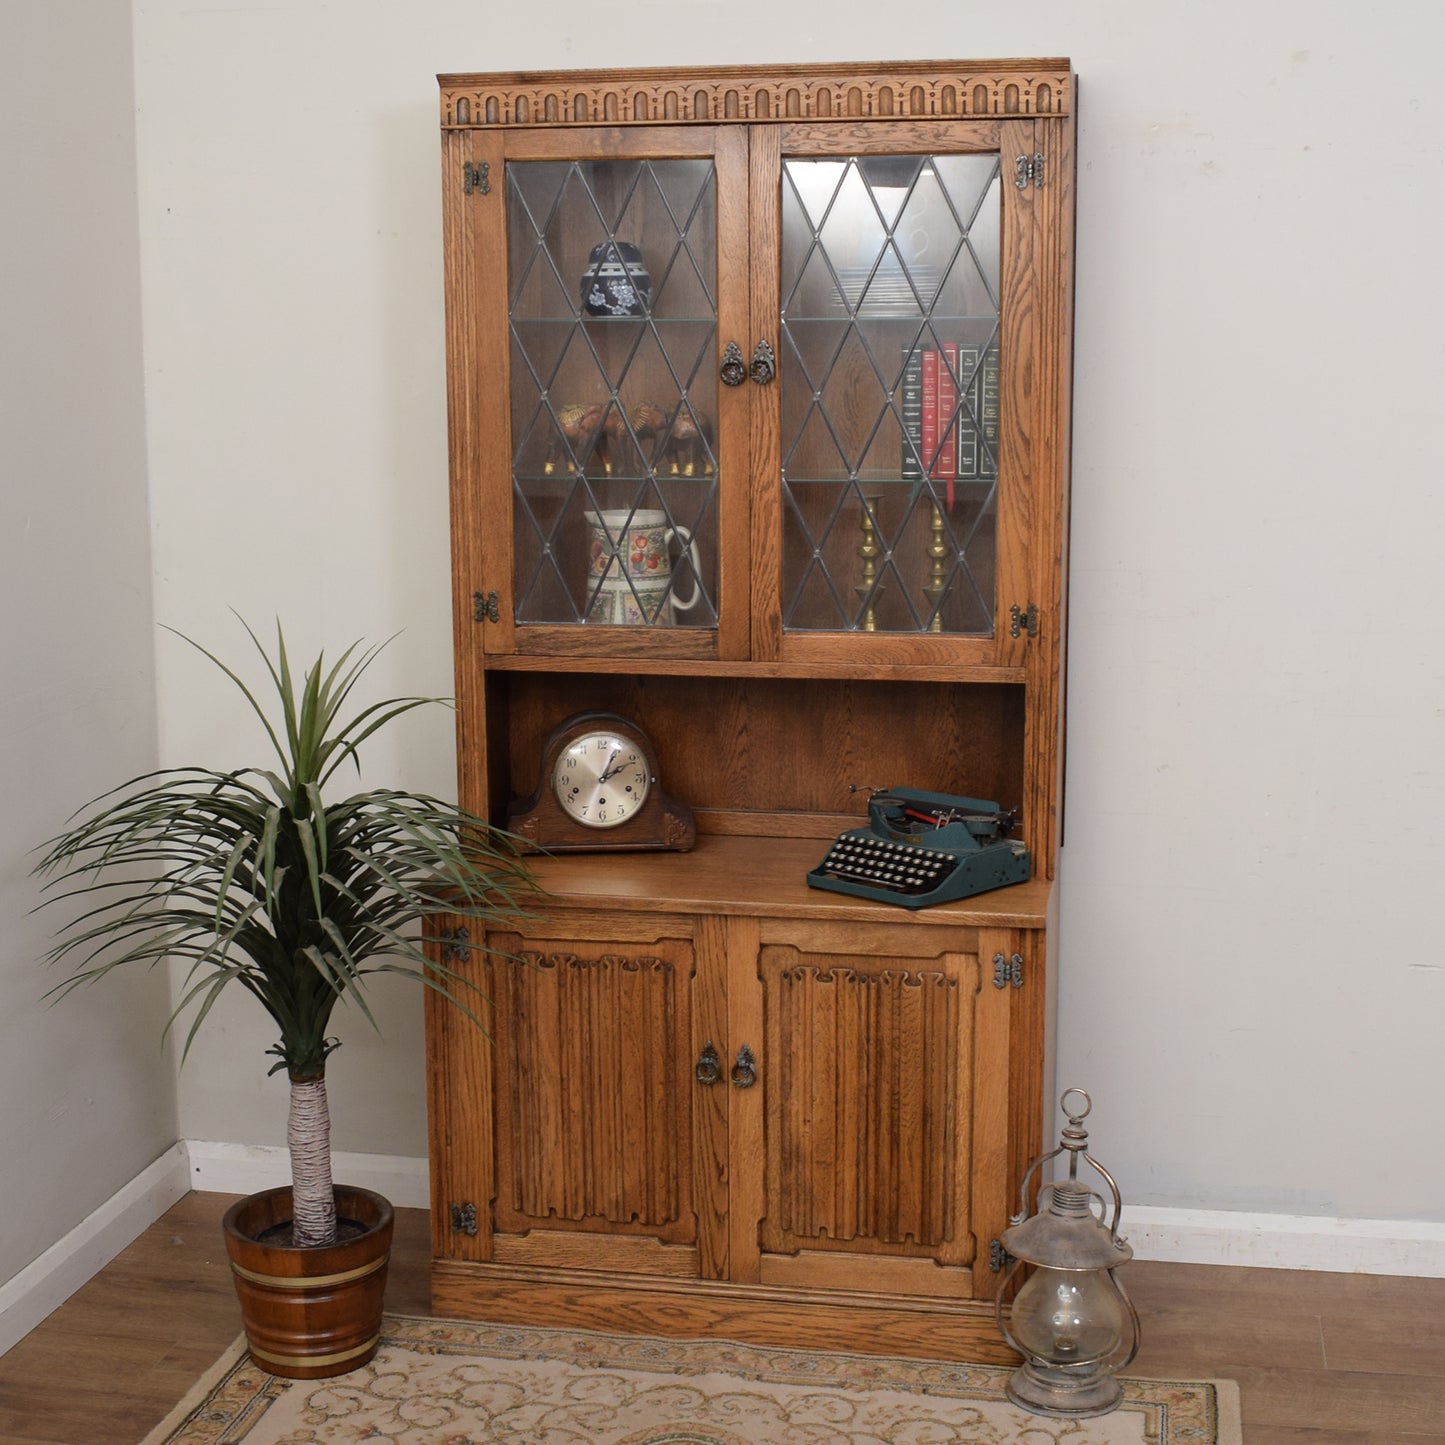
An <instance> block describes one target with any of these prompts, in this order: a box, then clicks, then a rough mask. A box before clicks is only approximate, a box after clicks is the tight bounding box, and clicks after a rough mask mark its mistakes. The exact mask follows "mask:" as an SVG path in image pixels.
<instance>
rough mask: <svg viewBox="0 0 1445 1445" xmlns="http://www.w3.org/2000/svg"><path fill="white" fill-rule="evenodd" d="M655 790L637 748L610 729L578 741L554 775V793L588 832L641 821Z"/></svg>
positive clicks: (582, 736) (590, 733)
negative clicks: (640, 813) (635, 818)
mask: <svg viewBox="0 0 1445 1445" xmlns="http://www.w3.org/2000/svg"><path fill="white" fill-rule="evenodd" d="M651 788H652V775H651V774H650V773H649V772H648V769H647V759H646V758H645V757H644V756H643V752H642V749H641V748H640V747H638V745H637V744H636V742H634V741H633V740H632V739H631V738H629V737H626V736H625V735H623V734H621V733H618V732H615V731H613V730H611V729H609V728H597V729H594V730H591V731H588V732H585V733H581V734H579V735H578V736H577V737H575V738H573V739H572V741H571V742H570V743H568V744H567V746H566V747H565V748H563V749H562V751H561V753H560V754H559V755H558V757H557V761H556V764H555V765H554V766H553V769H552V793H553V795H554V796H555V797H556V799H557V802H558V803H559V804H560V805H561V806H562V810H563V811H564V812H565V813H567V814H568V815H569V816H570V817H572V818H574V819H576V821H577V822H579V823H581V824H582V826H583V827H586V828H615V827H617V825H618V824H619V823H625V822H626V821H627V820H628V819H629V818H631V817H633V816H635V815H636V813H637V810H638V809H639V808H640V807H641V806H642V805H643V803H644V802H645V801H646V799H647V794H648V792H649V791H650V790H651Z"/></svg>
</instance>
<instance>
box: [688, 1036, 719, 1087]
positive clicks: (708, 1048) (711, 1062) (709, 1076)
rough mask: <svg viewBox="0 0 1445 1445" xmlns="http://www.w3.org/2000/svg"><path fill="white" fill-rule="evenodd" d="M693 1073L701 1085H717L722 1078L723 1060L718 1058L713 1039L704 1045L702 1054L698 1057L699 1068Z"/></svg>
mask: <svg viewBox="0 0 1445 1445" xmlns="http://www.w3.org/2000/svg"><path fill="white" fill-rule="evenodd" d="M693 1073H694V1074H695V1075H696V1076H697V1081H698V1083H699V1084H715V1083H717V1081H718V1080H719V1079H720V1078H722V1060H721V1059H720V1058H718V1056H717V1050H716V1049H715V1048H713V1046H712V1040H711V1039H709V1040H708V1041H707V1043H705V1044H704V1045H703V1050H702V1052H701V1053H700V1054H699V1055H698V1056H697V1068H695V1069H694V1070H693Z"/></svg>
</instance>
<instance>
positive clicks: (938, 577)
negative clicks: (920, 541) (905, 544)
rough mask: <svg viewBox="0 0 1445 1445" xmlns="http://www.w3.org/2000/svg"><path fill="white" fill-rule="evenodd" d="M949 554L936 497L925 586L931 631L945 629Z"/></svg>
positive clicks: (931, 514)
mask: <svg viewBox="0 0 1445 1445" xmlns="http://www.w3.org/2000/svg"><path fill="white" fill-rule="evenodd" d="M947 556H948V544H947V543H946V542H945V541H944V540H943V510H942V508H940V507H939V505H938V500H937V498H934V500H933V502H932V503H931V507H930V512H929V517H928V558H929V561H928V581H927V582H926V583H925V584H924V587H923V595H924V596H925V597H927V598H928V607H929V612H930V613H931V616H930V618H929V622H928V630H929V631H930V632H942V631H943V614H942V612H941V611H940V610H939V609H940V607H941V605H942V602H943V593H944V581H943V559H944V558H945V557H947Z"/></svg>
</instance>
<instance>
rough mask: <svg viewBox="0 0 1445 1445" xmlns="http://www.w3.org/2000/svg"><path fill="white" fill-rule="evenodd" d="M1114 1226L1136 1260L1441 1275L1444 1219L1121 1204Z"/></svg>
mask: <svg viewBox="0 0 1445 1445" xmlns="http://www.w3.org/2000/svg"><path fill="white" fill-rule="evenodd" d="M1119 1232H1120V1233H1121V1234H1122V1235H1124V1236H1125V1238H1127V1239H1128V1241H1129V1243H1130V1244H1131V1245H1132V1246H1133V1249H1134V1257H1135V1258H1136V1259H1160V1260H1171V1261H1174V1262H1176V1263H1180V1264H1239V1265H1250V1266H1253V1267H1254V1268H1256V1269H1316V1270H1326V1271H1329V1272H1331V1273H1334V1274H1408V1275H1418V1276H1421V1277H1423V1278H1427V1279H1442V1278H1445V1224H1436V1223H1432V1222H1429V1221H1417V1220H1409V1219H1328V1218H1316V1217H1314V1216H1311V1215H1295V1214H1245V1213H1242V1212H1239V1211H1236V1210H1226V1209H1154V1208H1148V1207H1145V1206H1142V1205H1140V1206H1134V1205H1128V1204H1126V1205H1125V1206H1124V1215H1123V1218H1122V1220H1121V1221H1120V1224H1119Z"/></svg>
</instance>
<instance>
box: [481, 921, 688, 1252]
mask: <svg viewBox="0 0 1445 1445" xmlns="http://www.w3.org/2000/svg"><path fill="white" fill-rule="evenodd" d="M493 946H494V947H500V948H503V949H506V950H507V951H509V952H511V953H512V955H513V958H512V960H511V961H498V963H497V964H496V965H495V966H494V967H489V969H488V972H489V975H490V977H489V979H488V982H487V987H488V991H489V992H490V994H491V997H492V1004H493V1029H492V1032H493V1046H494V1049H495V1052H496V1078H497V1081H498V1082H497V1099H498V1105H497V1198H496V1201H495V1210H496V1224H497V1227H498V1228H499V1229H501V1230H504V1231H511V1232H522V1231H525V1230H528V1229H535V1228H561V1229H573V1230H575V1229H588V1228H604V1229H606V1230H608V1231H609V1232H613V1233H616V1232H618V1231H619V1230H621V1231H623V1232H629V1231H633V1232H639V1233H645V1234H649V1235H652V1236H653V1237H655V1238H658V1239H660V1240H664V1241H667V1242H673V1243H677V1242H684V1241H689V1240H691V1239H692V1238H693V1236H694V1235H695V1231H696V1225H695V1222H694V1220H693V1219H692V1218H691V1217H690V1200H689V1199H688V1198H686V1197H684V1195H685V1194H686V1192H687V1189H688V1184H687V1181H688V1179H689V1175H690V1162H689V1161H690V1158H691V1152H692V1126H691V1117H690V1114H689V1112H688V1108H687V1101H688V1096H687V1095H686V1094H685V1093H683V1092H682V1091H680V1090H679V1088H678V1083H677V1081H678V1078H679V1076H680V1074H681V1073H682V1072H683V1071H685V1067H686V1063H687V1059H686V1056H685V1053H683V1054H680V1053H679V1048H680V1047H681V1049H682V1050H684V1051H685V1050H686V1047H687V1040H688V1023H687V1018H686V1005H685V1000H684V998H683V997H682V994H683V991H684V990H685V988H686V986H687V979H688V977H689V976H690V973H691V955H690V949H689V946H688V945H687V944H686V943H684V942H680V941H673V940H663V941H662V942H660V943H657V944H648V945H646V946H645V948H637V949H636V950H635V951H632V952H626V951H623V949H621V948H618V947H616V946H608V945H603V944H593V945H588V944H583V943H580V942H579V943H570V942H569V943H567V944H556V945H546V944H544V945H541V946H540V947H539V946H536V945H529V944H523V942H522V941H521V939H520V938H515V937H514V938H512V939H510V940H509V939H508V938H507V937H505V936H503V937H500V938H497V939H494V940H493Z"/></svg>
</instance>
